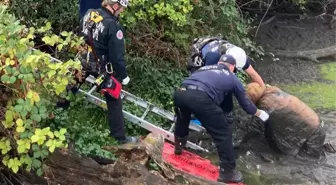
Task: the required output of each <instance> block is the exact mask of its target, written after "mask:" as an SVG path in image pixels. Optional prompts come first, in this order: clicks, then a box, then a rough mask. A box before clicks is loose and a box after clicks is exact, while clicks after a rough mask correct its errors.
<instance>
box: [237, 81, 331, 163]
mask: <svg viewBox="0 0 336 185" xmlns="http://www.w3.org/2000/svg"><path fill="white" fill-rule="evenodd" d="M246 93H247V95H248V97H249V99H250V100H251V101H252V102H254V103H255V104H257V106H258V107H259V108H261V109H263V110H266V111H267V112H268V113H269V115H270V119H269V120H268V121H267V122H260V120H257V119H255V120H252V122H249V123H247V128H248V134H246V135H245V138H244V139H243V140H244V141H243V142H247V140H248V139H249V138H251V137H253V136H255V135H259V134H263V135H264V136H265V138H266V140H267V141H268V144H269V146H270V147H271V148H273V149H274V150H275V151H276V152H279V153H283V154H286V155H291V156H295V157H297V158H299V159H313V160H317V161H321V160H324V158H325V153H324V152H329V153H335V152H336V151H335V148H334V146H333V145H332V144H330V143H326V144H325V143H324V142H325V138H326V133H325V127H324V123H323V121H321V120H320V118H319V116H318V114H317V113H316V112H315V111H314V110H313V109H311V108H310V107H309V106H308V105H306V104H305V103H304V102H302V101H301V100H300V99H298V98H297V97H295V96H293V95H291V94H288V93H286V92H284V91H282V90H280V89H279V88H278V87H275V86H269V87H267V88H265V87H263V86H260V85H259V84H257V83H250V84H248V85H247V90H246Z"/></svg>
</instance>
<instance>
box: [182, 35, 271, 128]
mask: <svg viewBox="0 0 336 185" xmlns="http://www.w3.org/2000/svg"><path fill="white" fill-rule="evenodd" d="M223 54H229V55H231V56H233V58H235V60H236V66H235V68H234V71H233V72H234V73H237V72H238V71H245V72H246V73H247V74H248V75H249V76H250V78H251V79H252V81H253V82H256V83H258V84H260V85H261V86H265V84H264V81H263V79H262V78H261V77H260V75H259V74H258V72H256V70H255V69H254V68H253V66H252V65H251V62H252V60H251V58H250V57H248V56H247V55H246V52H245V51H244V50H243V49H242V48H240V47H238V46H236V45H234V44H231V43H229V42H228V41H226V40H224V39H222V38H221V37H203V38H197V39H194V42H193V53H192V56H191V60H189V61H188V70H189V71H190V72H191V73H192V72H193V71H195V70H197V69H198V68H200V67H202V66H207V65H214V64H216V63H217V62H218V60H219V58H220V56H221V55H223ZM221 107H222V109H223V110H224V113H225V114H226V115H227V119H228V122H229V123H232V122H233V117H232V109H233V101H232V93H228V94H227V96H225V100H224V101H223V103H222V104H221Z"/></svg>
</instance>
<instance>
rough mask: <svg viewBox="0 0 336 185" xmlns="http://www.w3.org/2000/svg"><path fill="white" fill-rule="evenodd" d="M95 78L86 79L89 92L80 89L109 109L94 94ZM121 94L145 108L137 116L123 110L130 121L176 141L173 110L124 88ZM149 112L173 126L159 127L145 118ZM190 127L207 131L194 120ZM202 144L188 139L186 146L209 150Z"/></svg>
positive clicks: (203, 131) (91, 100) (99, 104)
mask: <svg viewBox="0 0 336 185" xmlns="http://www.w3.org/2000/svg"><path fill="white" fill-rule="evenodd" d="M95 80H96V79H95V77H93V76H92V75H90V76H88V77H87V78H86V79H85V81H86V82H88V83H90V84H92V85H93V87H92V88H91V89H90V90H89V91H88V92H86V91H84V90H82V89H79V92H81V93H83V94H84V95H85V96H86V99H87V100H88V101H89V102H91V103H93V104H95V105H97V106H99V107H101V108H103V109H104V110H107V105H106V101H105V100H103V99H100V98H98V97H97V96H95V95H93V93H94V92H95V91H96V89H97V86H96V85H95ZM120 96H121V99H122V100H127V101H129V102H132V103H134V104H136V105H139V106H141V107H143V108H145V112H144V113H143V115H142V116H141V117H138V116H135V115H133V114H131V113H129V112H127V111H125V110H123V114H124V116H125V118H126V119H127V120H129V121H130V122H132V123H134V124H137V125H139V126H140V127H142V128H144V129H146V130H148V131H150V132H153V133H159V134H162V135H163V136H164V137H165V139H166V140H169V141H171V142H173V143H174V133H173V130H174V128H175V119H176V118H175V116H174V114H173V113H172V112H170V111H167V110H164V109H161V108H159V107H157V106H155V105H153V104H152V103H150V102H147V101H145V100H143V99H141V98H139V97H137V96H135V95H133V94H131V93H129V92H127V91H124V90H122V92H121V95H120ZM149 112H153V113H156V114H157V115H159V116H161V117H163V118H166V119H168V120H169V121H172V126H171V127H170V129H169V130H165V129H163V128H161V127H158V126H156V125H154V124H152V123H150V122H149V121H146V120H145V118H146V116H147V115H148V113H149ZM189 129H191V130H194V131H196V132H200V133H205V132H206V130H205V128H204V127H202V126H201V125H199V124H196V123H194V122H193V121H190V125H189ZM200 145H201V141H200V142H199V143H198V144H196V143H192V142H190V141H188V142H187V144H186V147H189V148H191V149H194V150H198V151H203V152H209V151H208V150H207V149H204V148H202V147H201V146H200Z"/></svg>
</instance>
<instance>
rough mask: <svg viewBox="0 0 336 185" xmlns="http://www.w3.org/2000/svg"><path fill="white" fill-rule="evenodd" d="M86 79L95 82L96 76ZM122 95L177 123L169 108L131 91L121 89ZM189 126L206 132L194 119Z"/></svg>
mask: <svg viewBox="0 0 336 185" xmlns="http://www.w3.org/2000/svg"><path fill="white" fill-rule="evenodd" d="M86 81H87V82H89V83H91V84H94V83H95V77H93V76H92V75H90V76H88V77H87V78H86ZM120 96H121V97H122V99H126V100H127V101H129V102H132V103H135V104H137V105H139V106H141V107H143V108H145V109H146V110H147V108H148V107H151V108H150V110H149V111H151V112H154V113H155V114H157V115H159V116H162V117H164V118H166V119H168V120H170V121H172V122H174V123H175V115H174V113H172V112H170V111H168V110H165V109H162V108H159V107H157V106H155V105H154V104H152V103H150V102H148V101H146V100H144V99H142V98H139V97H137V96H135V95H134V94H132V93H129V92H127V91H125V90H121V95H120ZM174 126H175V124H173V125H172V127H171V128H170V131H172V130H173V129H174ZM189 128H190V129H191V130H194V131H197V132H205V128H204V127H202V126H201V125H197V124H195V123H193V122H192V121H190V124H189Z"/></svg>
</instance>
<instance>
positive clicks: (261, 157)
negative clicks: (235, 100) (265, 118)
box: [200, 20, 336, 185]
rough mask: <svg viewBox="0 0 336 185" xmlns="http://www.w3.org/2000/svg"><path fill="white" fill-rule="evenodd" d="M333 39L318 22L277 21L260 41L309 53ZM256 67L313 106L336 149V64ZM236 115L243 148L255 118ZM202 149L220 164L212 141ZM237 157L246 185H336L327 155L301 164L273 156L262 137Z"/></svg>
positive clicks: (335, 34)
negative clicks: (205, 149) (209, 152)
mask: <svg viewBox="0 0 336 185" xmlns="http://www.w3.org/2000/svg"><path fill="white" fill-rule="evenodd" d="M311 21H313V22H311ZM320 33H323V34H320ZM335 39H336V30H330V29H329V28H328V27H327V26H326V25H324V24H323V23H321V22H319V21H317V22H316V20H303V21H302V20H301V21H300V20H275V22H272V23H270V24H269V25H266V26H265V27H261V29H260V30H259V34H258V38H257V42H258V43H259V44H261V45H263V46H264V47H265V49H267V50H308V49H320V48H324V47H328V46H331V45H333V44H335V43H336V40H335ZM270 43H272V44H270ZM253 66H254V67H255V68H256V70H257V71H258V72H259V74H260V75H261V76H262V77H263V79H264V80H265V82H266V83H268V84H271V85H276V86H278V87H280V88H281V89H282V90H284V91H287V92H289V93H291V94H293V95H295V96H297V97H298V98H300V99H301V100H302V101H304V102H305V103H306V104H308V105H309V106H311V107H312V108H313V109H314V110H315V111H316V112H317V113H318V114H319V116H320V118H321V120H323V121H324V123H325V127H326V128H327V129H326V130H327V137H326V142H332V143H335V144H336V70H335V69H336V62H331V63H329V64H326V65H325V64H323V65H321V64H316V63H314V62H310V61H302V60H296V59H284V58H283V59H280V60H277V61H274V60H272V59H270V58H268V59H267V58H265V59H264V60H262V61H257V62H256V63H254V64H253ZM234 116H235V122H234V123H233V125H232V127H233V140H234V143H239V141H240V140H241V139H242V136H243V135H244V133H245V130H246V129H245V128H246V124H248V123H249V121H250V119H251V117H250V116H248V115H247V114H246V113H245V112H243V111H242V110H241V109H240V108H239V106H237V105H236V106H235V110H234ZM203 146H204V147H206V148H209V149H211V151H212V152H213V153H212V154H210V155H209V154H204V153H203V154H200V155H202V156H204V157H205V158H208V159H210V160H211V161H212V162H213V163H214V164H218V157H217V153H216V149H215V147H214V146H212V145H211V139H210V137H208V136H207V137H203ZM236 158H237V159H236V160H237V168H238V169H239V170H241V171H242V172H243V174H244V178H245V180H244V182H245V183H246V184H248V185H287V184H292V185H294V184H296V185H299V184H302V185H308V184H318V185H336V154H326V156H325V158H323V159H321V160H319V161H309V160H300V159H296V158H294V157H290V156H285V155H280V154H277V153H275V152H274V151H273V150H272V149H270V148H269V146H268V145H267V143H266V141H265V140H264V138H263V137H259V138H253V139H251V140H250V141H248V143H246V144H243V145H241V146H240V147H239V149H236Z"/></svg>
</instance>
